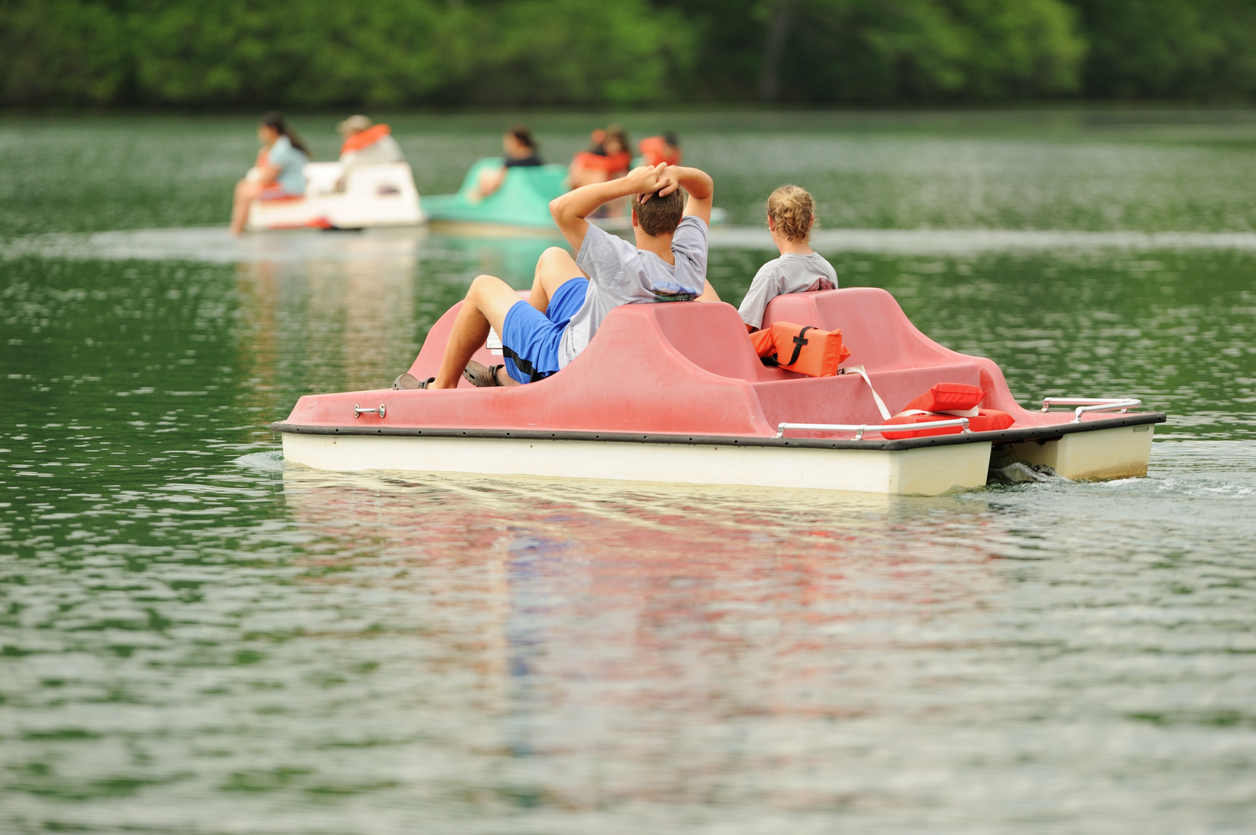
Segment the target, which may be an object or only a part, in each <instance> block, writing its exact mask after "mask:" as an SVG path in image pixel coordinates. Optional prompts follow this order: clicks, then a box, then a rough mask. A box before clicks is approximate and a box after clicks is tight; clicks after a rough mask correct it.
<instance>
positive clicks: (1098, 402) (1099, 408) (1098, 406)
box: [1039, 397, 1143, 423]
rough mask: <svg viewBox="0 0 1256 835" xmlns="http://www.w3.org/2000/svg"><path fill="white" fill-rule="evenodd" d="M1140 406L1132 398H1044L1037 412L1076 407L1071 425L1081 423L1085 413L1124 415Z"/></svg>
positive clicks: (1136, 400) (1138, 401)
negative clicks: (1116, 412) (1061, 407)
mask: <svg viewBox="0 0 1256 835" xmlns="http://www.w3.org/2000/svg"><path fill="white" fill-rule="evenodd" d="M1141 405H1143V401H1141V400H1139V399H1137V398H1134V397H1044V398H1042V409H1040V410H1039V411H1043V412H1046V411H1049V410H1050V409H1051V407H1052V406H1076V407H1077V409H1076V410H1075V411H1074V412H1073V423H1081V422H1082V415H1084V414H1086V413H1087V412H1111V411H1119V412H1121V413H1122V414H1124V413H1125V412H1127V411H1129V410H1130V409H1133V408H1134V407H1136V406H1141Z"/></svg>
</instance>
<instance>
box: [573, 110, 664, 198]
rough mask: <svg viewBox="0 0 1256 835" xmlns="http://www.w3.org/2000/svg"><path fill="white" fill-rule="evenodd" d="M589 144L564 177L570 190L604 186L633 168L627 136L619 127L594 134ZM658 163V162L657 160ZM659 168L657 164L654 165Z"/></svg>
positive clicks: (594, 132) (576, 157)
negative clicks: (595, 184) (603, 184)
mask: <svg viewBox="0 0 1256 835" xmlns="http://www.w3.org/2000/svg"><path fill="white" fill-rule="evenodd" d="M590 139H591V140H592V144H590V146H589V148H588V149H587V150H584V151H580V152H579V153H577V154H576V156H575V157H574V158H573V159H572V160H571V166H570V168H568V169H567V177H568V180H569V181H570V182H571V187H572V188H580V187H581V186H587V185H592V184H593V183H604V182H606V181H607V180H613V179H615V178H616V177H622V176H624V175H625V174H627V173H628V169H629V168H631V167H632V153H631V152H630V151H629V150H628V147H629V146H628V132H627V131H625V130H624V129H623V128H622V127H620V126H619V125H611V126H610V127H608V128H607V129H606V130H604V131H602V130H595V131H593V133H592V135H591V136H590ZM660 161H661V160H660ZM654 164H655V165H658V163H657V162H656V163H654Z"/></svg>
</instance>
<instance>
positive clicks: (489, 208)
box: [423, 157, 567, 233]
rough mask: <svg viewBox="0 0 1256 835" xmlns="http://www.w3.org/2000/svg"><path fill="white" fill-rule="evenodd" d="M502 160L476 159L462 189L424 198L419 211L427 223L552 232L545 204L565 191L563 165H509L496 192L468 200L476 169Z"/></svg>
mask: <svg viewBox="0 0 1256 835" xmlns="http://www.w3.org/2000/svg"><path fill="white" fill-rule="evenodd" d="M502 162H503V159H502V158H501V157H486V158H485V159H482V160H479V161H477V162H476V163H475V164H474V165H472V166H471V168H470V170H468V171H467V176H465V177H464V178H463V179H462V188H460V189H458V192H457V193H456V194H440V195H436V196H434V197H424V198H423V211H424V212H425V213H426V214H427V219H428V223H430V224H432V225H435V226H442V227H450V226H452V227H457V226H464V225H465V226H471V225H474V226H476V227H486V228H489V229H491V228H492V227H500V228H501V229H502V230H503V231H529V230H535V231H537V232H541V233H552V232H556V231H557V229H556V227H555V225H554V219H553V218H552V217H550V211H549V203H550V201H551V200H553V199H554V198H555V197H558V196H559V195H560V194H563V193H564V192H566V191H567V186H566V184H565V183H564V182H563V181H564V180H565V179H566V177H567V168H566V166H562V165H538V166H535V167H531V168H512V169H510V171H509V173H507V175H506V179H505V180H504V181H503V182H502V185H501V188H499V189H498V190H497V191H495V192H493V193H492V194H490V195H489V196H488V197H485V198H484V199H483V200H480V201H478V202H472V201H471V200H469V199H468V195H469V194H470V193H471V191H472V189H473V188H474V187H475V184H476V182H477V181H478V180H479V177H480V172H481V171H483V170H484V169H486V168H500V167H501V165H502ZM478 231H484V230H483V229H481V230H478Z"/></svg>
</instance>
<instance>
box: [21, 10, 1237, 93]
mask: <svg viewBox="0 0 1256 835" xmlns="http://www.w3.org/2000/svg"><path fill="white" fill-rule="evenodd" d="M1253 95H1256V2H1253V0H667V1H665V0H653V2H652V1H651V0H616V2H613V3H601V2H594V0H371V2H369V3H356V2H353V3H350V2H344V0H268V2H262V0H177V2H176V0H10V2H7V3H5V4H4V5H3V6H2V7H0V104H2V105H6V106H20V107H46V106H71V107H74V106H96V107H100V106H140V107H163V106H177V107H192V108H221V107H233V108H234V107H252V108H260V107H270V106H284V107H307V108H309V107H354V106H363V107H365V106H404V105H438V106H451V105H452V106H457V105H493V104H502V105H557V106H563V105H573V106H580V105H584V106H587V105H601V104H608V105H629V104H643V103H650V104H655V103H659V104H666V103H668V102H678V101H689V102H695V101H696V102H711V103H735V102H753V101H779V102H793V103H800V104H817V105H823V104H863V105H882V104H893V105H910V104H916V103H949V102H1006V101H1020V100H1032V99H1047V98H1049V99H1061V98H1079V97H1089V98H1122V99H1185V100H1206V101H1218V100H1221V101H1224V100H1233V101H1245V100H1248V99H1250V98H1251V97H1252V96H1253Z"/></svg>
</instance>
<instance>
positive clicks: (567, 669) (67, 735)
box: [0, 111, 1256, 835]
mask: <svg viewBox="0 0 1256 835" xmlns="http://www.w3.org/2000/svg"><path fill="white" fill-rule="evenodd" d="M513 118H514V117H513V115H502V116H491V117H490V116H458V117H454V116H443V117H442V116H421V115H419V116H416V115H407V116H403V117H399V118H393V119H388V120H387V121H390V122H391V123H392V124H393V125H394V127H395V132H396V134H397V136H398V139H399V140H400V142H401V145H402V147H403V149H404V150H405V151H406V153H407V155H408V156H409V158H410V159H411V161H412V162H413V163H414V165H415V169H416V181H417V182H418V185H419V188H420V191H421V192H422V193H440V192H443V191H452V190H453V189H454V188H455V187H456V185H457V183H458V182H459V181H460V179H461V175H462V172H463V171H464V170H465V166H466V165H468V164H469V163H470V162H471V161H473V160H474V159H476V158H478V157H481V156H485V155H489V154H491V153H493V152H494V151H495V149H496V146H497V142H498V138H497V134H496V131H497V130H499V128H500V125H501V124H504V123H506V122H508V121H510V120H512V119H513ZM620 118H621V120H622V121H624V122H625V123H627V125H628V127H629V129H630V130H631V131H633V134H634V136H644V135H646V134H647V133H648V132H656V131H661V130H663V129H666V128H675V129H677V130H679V131H680V132H681V137H682V140H683V141H684V143H685V150H686V155H687V161H688V162H690V163H692V164H695V165H699V166H701V167H704V168H706V169H707V170H709V171H711V172H712V174H713V175H714V176H715V180H716V186H717V199H716V203H717V204H718V205H721V206H724V207H725V208H726V209H727V210H728V211H729V213H730V216H731V222H732V224H733V225H734V227H749V226H754V225H757V224H759V223H760V222H761V219H760V213H761V209H760V208H759V207H760V205H761V203H762V200H763V199H764V197H765V196H766V194H767V192H768V191H769V190H770V189H771V188H773V187H775V186H777V185H780V184H782V183H783V182H786V181H794V182H798V183H799V184H801V185H804V186H806V187H808V188H810V189H811V190H812V191H813V192H814V193H815V195H816V197H817V201H818V204H819V206H820V210H821V222H822V223H823V225H824V226H825V227H826V228H827V229H830V230H839V229H843V228H863V229H901V230H919V229H932V230H943V231H944V232H946V235H945V236H943V237H944V239H948V240H951V239H953V240H957V241H958V240H967V239H968V238H966V237H965V236H969V237H971V233H972V230H980V229H1002V230H1030V231H1033V230H1070V231H1080V232H1096V233H1116V232H1199V233H1235V234H1236V235H1238V236H1240V237H1238V238H1235V239H1234V240H1235V241H1238V243H1233V242H1232V243H1230V244H1223V243H1218V244H1217V245H1215V246H1211V245H1210V246H1202V247H1194V248H1190V249H1173V248H1155V247H1147V246H1137V247H1120V246H1109V245H1094V246H1086V245H1082V246H1070V247H1062V248H1059V249H1054V250H1046V251H1043V250H1040V249H1039V250H1025V249H1016V248H1008V249H1003V250H1001V249H998V248H995V249H988V248H987V249H983V250H979V251H978V250H974V251H972V252H969V253H965V252H962V251H961V252H957V251H956V250H954V249H946V250H945V251H938V252H929V251H913V252H910V253H906V252H903V251H898V250H894V249H893V248H886V249H882V250H878V249H877V248H876V247H871V248H867V247H865V248H863V249H860V250H858V251H855V250H842V249H834V250H831V251H825V253H824V254H825V255H827V256H829V257H830V260H831V261H832V262H833V264H834V265H835V266H836V268H837V270H838V273H839V276H840V280H841V283H842V285H843V286H855V285H866V286H878V287H884V288H885V289H887V290H889V291H890V292H891V293H893V294H894V296H895V297H896V298H897V299H898V300H899V302H900V304H902V306H903V308H904V310H905V311H906V312H907V314H908V315H909V316H910V317H911V318H912V320H913V321H914V322H915V323H916V324H917V326H919V327H920V328H921V329H922V330H923V331H924V332H925V333H926V334H928V335H929V336H931V337H933V338H934V339H936V340H937V341H939V342H941V343H943V344H945V345H947V346H948V347H951V348H954V349H956V350H960V351H964V352H967V353H972V354H979V355H983V356H989V357H991V358H993V359H995V360H996V361H997V362H998V363H999V364H1000V366H1001V367H1002V368H1003V370H1004V372H1005V374H1006V376H1007V379H1008V382H1009V384H1010V385H1011V388H1012V391H1013V393H1014V394H1015V395H1016V396H1017V397H1018V398H1019V399H1020V400H1021V402H1022V403H1024V404H1026V405H1029V404H1031V403H1032V402H1034V401H1035V400H1036V399H1037V398H1041V397H1042V396H1046V395H1053V394H1054V395H1061V394H1067V395H1131V396H1136V397H1140V398H1142V399H1143V400H1144V401H1145V402H1146V403H1147V404H1148V405H1149V406H1151V407H1153V408H1156V409H1158V410H1163V411H1166V412H1168V413H1169V414H1170V420H1169V423H1168V424H1167V425H1166V426H1161V427H1157V438H1158V439H1160V440H1158V442H1157V443H1156V444H1155V448H1154V451H1153V457H1152V464H1151V472H1150V474H1149V476H1148V478H1146V479H1129V480H1123V481H1118V482H1112V483H1102V484H1084V483H1071V482H1067V481H1062V480H1048V481H1045V482H1042V483H1034V484H1025V485H1018V486H1010V487H991V488H986V489H983V490H977V491H971V492H967V493H962V494H958V495H953V496H946V497H940V498H932V499H921V498H885V497H875V496H859V495H853V494H851V495H847V494H832V495H826V494H812V493H796V494H789V493H783V494H773V495H763V494H761V493H759V492H757V491H747V490H737V489H730V488H700V487H683V488H674V487H667V486H665V485H632V484H615V483H596V482H584V483H580V482H548V481H540V480H531V479H481V478H457V477H439V478H438V477H431V476H415V475H404V476H403V475H397V474H391V475H390V474H375V475H370V474H368V475H342V474H330V473H318V472H312V471H307V470H301V469H297V468H289V467H285V466H284V464H283V461H282V456H281V454H280V452H279V444H278V441H277V439H276V438H275V437H274V436H273V435H272V433H271V432H270V430H269V429H268V425H269V423H270V422H271V421H274V420H276V419H281V418H283V417H284V416H285V415H286V414H287V412H288V410H289V409H290V408H291V406H292V404H293V403H294V402H295V400H296V398H297V397H299V396H300V395H302V394H306V393H310V392H321V391H336V390H344V389H358V388H368V387H377V386H382V385H387V383H388V382H389V381H390V380H391V379H392V378H393V376H395V375H396V374H397V373H398V372H399V371H401V370H403V369H404V368H406V367H407V366H408V365H409V363H410V361H411V360H412V359H413V357H414V355H415V353H416V352H417V350H418V348H419V346H420V345H421V343H422V339H423V337H424V335H425V334H426V331H427V329H428V328H429V327H430V325H431V324H432V322H434V321H435V319H436V318H437V317H438V316H439V315H440V314H441V313H443V312H444V311H445V310H446V309H447V308H448V307H449V306H450V305H451V304H453V303H454V302H456V301H457V300H458V299H459V298H461V296H462V294H463V293H464V292H465V289H466V286H467V284H468V282H469V281H470V279H471V278H472V277H474V276H475V275H477V274H479V273H484V272H488V273H492V274H497V275H500V276H502V277H503V278H505V279H507V280H508V281H510V282H512V283H513V284H515V286H520V287H522V286H526V285H527V283H528V282H529V281H530V279H531V271H532V265H533V264H534V262H535V258H536V256H537V255H538V254H539V252H540V251H541V250H542V249H543V248H544V247H545V246H548V245H551V244H552V243H553V242H552V241H547V240H544V239H527V240H513V241H512V240H477V239H467V238H454V237H442V236H439V235H424V234H415V233H408V234H401V235H393V236H387V235H382V236H377V235H359V236H351V235H350V236H343V237H335V236H333V237H330V238H328V237H326V236H324V237H321V238H320V237H317V236H313V237H308V236H307V237H300V235H298V236H288V237H280V238H273V239H270V242H269V243H268V242H266V241H262V242H261V243H256V242H254V243H250V244H248V245H247V246H245V247H244V248H236V249H233V248H232V247H233V246H235V245H234V244H232V243H231V242H230V241H229V239H227V237H226V235H225V232H224V231H223V230H222V229H221V228H219V229H208V230H207V229H205V228H204V227H206V226H212V225H215V224H217V225H219V226H221V225H222V224H224V223H225V218H226V214H227V211H228V208H229V206H228V202H229V201H228V195H229V192H230V188H231V184H232V182H233V181H234V180H235V179H236V178H238V177H239V176H240V175H241V173H242V172H243V170H244V168H245V167H247V165H248V163H249V161H250V160H251V158H252V156H253V154H254V153H255V151H256V147H255V142H254V139H253V135H252V125H251V121H250V120H248V119H233V118H217V117H215V118H211V117H195V118H192V117H187V118H174V117H170V118H157V117H126V118H115V117H109V118H105V117H99V118H88V117H83V118H41V119H34V118H18V117H4V118H0V170H2V171H4V172H5V173H4V174H3V175H2V176H0V427H3V432H2V433H0V831H2V832H15V833H34V832H50V831H82V832H100V833H115V832H144V833H157V832H160V833H166V832H169V833H213V834H214V835H217V834H218V833H410V832H417V831H423V832H477V833H478V832H486V833H489V832H511V833H515V832H528V833H532V832H535V833H556V832H573V833H575V832H580V833H587V832H639V831H656V832H677V833H679V832H685V833H691V832H710V833H769V832H770V833H777V832H785V831H787V832H798V833H810V832H815V833H828V832H835V831H865V832H922V831H929V832H965V833H968V832H1007V831H1034V832H1077V831H1087V832H1090V831H1096V832H1135V831H1137V832H1166V833H1168V832H1175V833H1176V832H1247V831H1251V822H1252V821H1253V820H1256V776H1254V775H1256V710H1254V709H1253V707H1252V705H1253V703H1256V629H1254V626H1256V549H1254V548H1253V546H1252V544H1251V543H1252V541H1253V538H1254V537H1256V418H1254V417H1253V403H1254V402H1256V346H1254V345H1253V334H1256V283H1254V282H1253V276H1254V275H1256V251H1254V248H1253V247H1248V246H1246V245H1245V244H1243V241H1245V240H1247V239H1245V238H1242V237H1241V236H1242V235H1245V234H1248V233H1250V232H1253V231H1256V200H1253V198H1252V194H1253V193H1256V190H1254V189H1253V185H1256V153H1253V152H1254V151H1256V114H1252V113H1247V112H1220V111H1197V112H1187V113H1173V112H1151V111H1141V112H1140V111H1133V112H1112V111H1103V112H1098V111H1086V112H1054V111H1052V112H1033V113H945V114H894V113H881V114H784V115H781V114H719V113H714V114H698V115H692V114H690V115H676V114H670V115H651V114H637V115H631V114H629V115H623V116H621V117H620ZM606 119H607V117H606V116H605V115H598V116H590V117H577V116H574V115H563V116H532V117H531V121H532V122H533V127H534V128H535V129H536V130H537V132H538V134H539V136H540V138H541V140H542V142H543V148H542V150H543V152H544V153H545V154H546V155H547V156H549V157H551V158H552V159H556V160H560V161H561V160H563V159H565V158H566V157H567V156H568V155H569V154H570V153H571V152H572V151H574V150H576V149H577V148H579V147H580V145H581V143H582V141H583V138H584V136H585V135H586V133H587V130H588V129H589V128H590V127H592V126H593V125H594V124H596V123H600V122H604V121H606ZM335 121H336V120H335V119H334V118H332V117H310V118H301V117H296V118H294V119H293V122H294V124H296V125H297V127H298V129H301V130H302V131H303V132H304V133H305V134H306V136H307V138H308V139H310V140H311V143H312V144H313V146H314V149H315V152H316V155H318V156H320V157H321V158H324V159H326V158H329V157H330V156H332V155H333V154H334V150H335V139H334V135H333V134H332V132H331V128H332V125H333V124H334V122H335ZM153 229H164V230H168V231H165V232H162V233H160V235H157V236H156V237H154V235H156V233H150V232H145V231H137V230H153ZM99 233H109V235H113V237H109V236H108V235H106V236H105V237H104V238H101V237H99V236H98V235H99ZM114 233H116V234H114ZM93 235H97V236H98V237H93ZM947 236H950V237H949V238H947ZM153 240H159V241H161V242H162V243H161V247H157V248H154V247H153V246H152V245H151V244H152V241H153ZM162 247H165V249H162ZM961 249H962V248H961ZM773 255H774V253H771V252H767V251H764V250H762V249H755V248H753V247H747V246H728V247H719V248H715V249H713V250H712V253H711V268H710V278H711V280H712V282H713V283H714V284H715V285H716V287H717V288H718V289H719V291H720V292H721V294H722V295H723V296H724V297H725V298H726V299H730V300H732V301H734V302H736V301H738V300H739V299H740V297H741V295H742V293H744V291H745V289H746V287H748V285H749V281H750V278H751V276H752V275H753V273H754V271H755V270H756V269H757V268H758V266H759V265H760V264H762V263H763V261H765V260H767V259H768V258H770V257H772V256H773Z"/></svg>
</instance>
